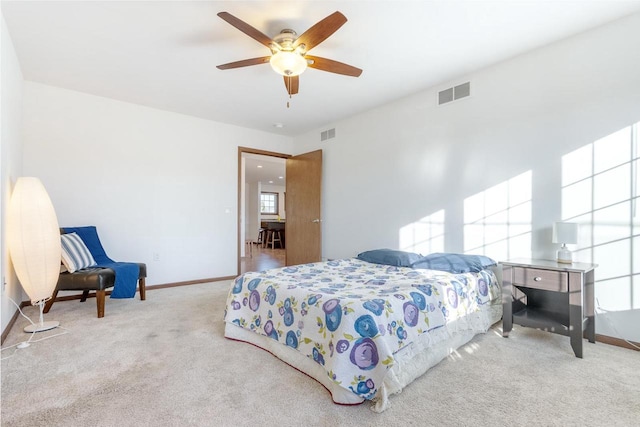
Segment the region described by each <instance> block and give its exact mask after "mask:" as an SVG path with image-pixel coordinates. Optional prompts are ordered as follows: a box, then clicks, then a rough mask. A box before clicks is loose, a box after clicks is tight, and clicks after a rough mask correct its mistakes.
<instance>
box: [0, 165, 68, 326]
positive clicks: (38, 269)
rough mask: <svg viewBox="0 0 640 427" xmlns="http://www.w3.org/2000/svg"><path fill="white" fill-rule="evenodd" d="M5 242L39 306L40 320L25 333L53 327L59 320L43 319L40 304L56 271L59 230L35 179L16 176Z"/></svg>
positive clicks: (49, 291)
mask: <svg viewBox="0 0 640 427" xmlns="http://www.w3.org/2000/svg"><path fill="white" fill-rule="evenodd" d="M7 241H8V245H9V253H10V254H11V261H12V263H13V267H14V269H15V271H16V275H17V276H18V280H20V284H21V285H22V287H23V288H24V290H25V292H26V293H27V295H29V298H30V299H31V304H32V305H38V306H39V307H40V322H39V323H37V324H32V325H29V326H27V327H25V328H24V331H25V332H40V331H46V330H49V329H53V328H55V327H57V326H59V325H60V322H56V321H49V322H45V321H44V319H43V310H44V303H45V302H46V301H47V300H48V299H50V298H51V294H52V293H53V290H54V289H55V287H56V284H57V282H58V276H59V274H60V251H61V248H60V229H59V227H58V218H57V217H56V212H55V210H54V208H53V204H52V203H51V199H50V198H49V195H48V194H47V190H45V188H44V186H43V185H42V182H40V180H39V179H38V178H32V177H22V178H18V181H17V182H16V185H15V187H14V189H13V193H12V195H11V201H10V203H9V212H8V230H7Z"/></svg>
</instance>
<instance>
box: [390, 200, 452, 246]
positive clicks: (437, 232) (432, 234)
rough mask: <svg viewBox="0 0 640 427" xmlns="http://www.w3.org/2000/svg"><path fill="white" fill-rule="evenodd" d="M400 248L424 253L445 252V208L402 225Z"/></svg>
mask: <svg viewBox="0 0 640 427" xmlns="http://www.w3.org/2000/svg"><path fill="white" fill-rule="evenodd" d="M400 249H401V250H403V251H409V252H417V253H420V254H422V255H428V254H430V253H434V252H444V209H440V210H439V211H437V212H434V213H432V214H431V215H427V216H425V217H423V218H421V219H419V220H418V221H416V222H413V223H411V224H408V225H405V226H404V227H402V228H401V229H400Z"/></svg>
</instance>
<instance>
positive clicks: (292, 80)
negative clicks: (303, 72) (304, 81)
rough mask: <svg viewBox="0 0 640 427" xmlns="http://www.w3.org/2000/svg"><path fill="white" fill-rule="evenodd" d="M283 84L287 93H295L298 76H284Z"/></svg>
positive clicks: (298, 84) (297, 85) (298, 81)
mask: <svg viewBox="0 0 640 427" xmlns="http://www.w3.org/2000/svg"><path fill="white" fill-rule="evenodd" d="M284 85H285V86H286V88H287V93H288V94H289V95H295V94H296V93H298V88H299V87H300V76H293V77H291V76H284Z"/></svg>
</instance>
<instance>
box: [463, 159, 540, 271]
mask: <svg viewBox="0 0 640 427" xmlns="http://www.w3.org/2000/svg"><path fill="white" fill-rule="evenodd" d="M464 252H465V253H472V254H480V255H487V256H490V257H492V258H494V259H496V260H507V259H510V258H518V257H525V258H530V257H531V171H527V172H525V173H523V174H520V175H518V176H515V177H513V178H511V179H509V180H508V181H504V182H502V183H500V184H498V185H495V186H493V187H491V188H489V189H487V190H485V191H481V192H480V193H477V194H475V195H473V196H471V197H468V198H467V199H465V201H464Z"/></svg>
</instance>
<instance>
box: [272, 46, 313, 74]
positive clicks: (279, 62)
mask: <svg viewBox="0 0 640 427" xmlns="http://www.w3.org/2000/svg"><path fill="white" fill-rule="evenodd" d="M269 63H270V64H271V68H273V70H274V71H275V72H276V73H278V74H280V75H283V76H290V77H295V76H299V75H300V74H302V73H303V72H304V70H306V69H307V60H306V59H304V57H303V56H302V55H301V54H300V53H297V52H292V51H285V50H281V51H279V52H276V53H274V54H273V55H271V59H270V60H269Z"/></svg>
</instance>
